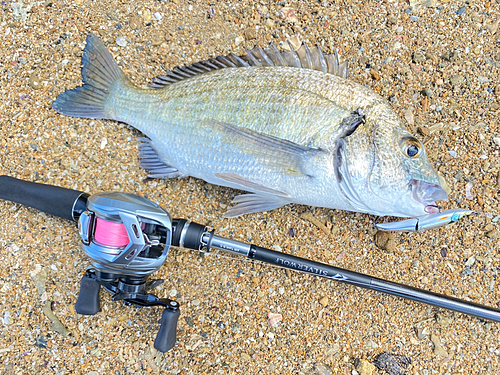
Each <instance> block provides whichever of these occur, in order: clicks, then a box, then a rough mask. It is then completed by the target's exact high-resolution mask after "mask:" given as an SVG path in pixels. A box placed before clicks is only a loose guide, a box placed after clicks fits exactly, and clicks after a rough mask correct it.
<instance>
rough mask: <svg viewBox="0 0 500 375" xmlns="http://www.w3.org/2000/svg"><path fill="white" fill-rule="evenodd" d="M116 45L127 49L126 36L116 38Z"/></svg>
mask: <svg viewBox="0 0 500 375" xmlns="http://www.w3.org/2000/svg"><path fill="white" fill-rule="evenodd" d="M116 44H118V45H119V46H120V47H125V46H126V45H127V38H125V37H124V36H120V37H118V38H116Z"/></svg>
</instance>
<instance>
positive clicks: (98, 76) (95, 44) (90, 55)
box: [52, 33, 129, 119]
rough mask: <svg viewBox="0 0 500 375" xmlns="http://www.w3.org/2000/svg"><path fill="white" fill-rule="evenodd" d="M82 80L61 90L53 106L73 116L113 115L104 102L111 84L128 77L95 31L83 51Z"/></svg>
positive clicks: (110, 116) (109, 117) (103, 117)
mask: <svg viewBox="0 0 500 375" xmlns="http://www.w3.org/2000/svg"><path fill="white" fill-rule="evenodd" d="M82 80H83V85H82V86H79V87H76V88H74V89H72V90H66V91H65V92H63V93H62V94H60V95H59V96H58V97H57V99H56V100H55V101H54V102H53V103H52V108H54V109H55V110H56V111H57V112H59V113H61V114H63V115H66V116H71V117H84V118H99V119H112V115H111V114H110V113H108V111H107V110H106V106H105V103H106V99H107V98H108V96H109V95H110V88H111V87H113V86H114V85H115V84H116V83H117V82H124V81H125V82H129V81H128V78H127V77H126V76H125V74H123V72H122V71H121V70H120V68H119V67H118V64H117V63H116V62H115V60H113V56H111V54H110V53H109V51H108V50H107V49H106V47H105V46H104V44H103V43H102V42H101V40H99V38H98V37H97V36H95V35H94V34H92V33H91V34H89V35H88V36H87V45H86V46H85V49H84V51H83V56H82Z"/></svg>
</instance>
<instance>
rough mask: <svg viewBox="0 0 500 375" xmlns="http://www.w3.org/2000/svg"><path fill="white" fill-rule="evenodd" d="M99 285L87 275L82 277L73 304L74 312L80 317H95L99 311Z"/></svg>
mask: <svg viewBox="0 0 500 375" xmlns="http://www.w3.org/2000/svg"><path fill="white" fill-rule="evenodd" d="M100 290H101V284H99V282H98V281H97V280H96V279H95V278H93V277H89V276H87V275H85V276H83V277H82V281H81V284H80V295H79V296H78V300H77V301H76V303H75V311H76V312H77V313H78V314H82V315H95V314H97V313H98V312H99V310H100V309H101V304H100V302H99V291H100Z"/></svg>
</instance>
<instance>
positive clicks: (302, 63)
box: [151, 42, 349, 89]
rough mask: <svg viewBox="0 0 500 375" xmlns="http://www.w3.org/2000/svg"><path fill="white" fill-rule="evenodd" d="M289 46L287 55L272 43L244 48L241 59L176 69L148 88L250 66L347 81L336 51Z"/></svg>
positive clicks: (225, 58)
mask: <svg viewBox="0 0 500 375" xmlns="http://www.w3.org/2000/svg"><path fill="white" fill-rule="evenodd" d="M288 43H289V47H290V52H288V51H279V50H278V49H277V48H276V46H275V45H274V44H271V45H270V46H269V47H268V48H265V49H262V48H261V47H259V46H255V47H254V48H253V49H252V50H250V51H249V50H247V49H245V51H246V54H245V55H243V56H236V55H235V54H233V53H231V54H229V55H227V56H218V57H216V58H211V59H208V60H205V61H200V62H197V63H194V64H191V65H187V66H184V67H176V68H174V69H173V70H171V71H167V73H166V74H165V75H161V76H158V77H155V78H153V83H152V84H151V87H152V88H157V89H161V88H163V87H165V86H167V85H169V84H171V83H173V82H178V81H180V80H183V79H184V78H190V77H192V76H194V75H197V74H203V73H206V72H210V71H212V70H218V69H224V68H235V67H249V66H290V67H297V68H304V69H314V70H319V71H321V72H324V73H330V74H334V75H336V76H339V77H342V78H349V69H348V67H347V60H346V61H343V62H342V63H340V62H339V55H338V52H337V50H335V51H334V52H333V53H332V54H328V55H325V54H323V52H322V51H321V48H320V47H319V46H316V47H313V48H308V47H307V46H306V45H305V44H304V43H302V45H301V46H300V48H299V49H297V50H295V49H294V48H293V46H292V45H291V43H290V42H288Z"/></svg>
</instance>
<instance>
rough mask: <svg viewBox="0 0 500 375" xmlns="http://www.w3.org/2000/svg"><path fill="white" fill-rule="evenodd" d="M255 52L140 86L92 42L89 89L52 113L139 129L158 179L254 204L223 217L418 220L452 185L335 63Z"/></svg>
mask: <svg viewBox="0 0 500 375" xmlns="http://www.w3.org/2000/svg"><path fill="white" fill-rule="evenodd" d="M289 46H290V51H280V50H278V48H277V47H275V46H274V45H272V44H271V45H270V46H269V47H268V48H265V49H263V48H261V47H259V46H256V47H255V48H253V49H252V50H245V54H243V55H241V56H237V55H235V54H232V53H231V54H229V55H227V56H218V57H216V58H210V59H208V60H205V61H200V62H197V63H194V64H191V65H188V66H184V67H176V68H174V69H172V70H171V71H167V72H165V74H163V75H160V76H158V77H156V78H154V79H153V82H152V84H151V85H150V86H149V87H136V86H135V85H134V84H133V83H132V82H131V81H130V80H129V79H128V78H127V77H126V76H125V74H124V73H123V72H122V71H121V69H120V68H119V66H118V64H117V63H116V62H115V60H114V59H113V57H112V55H111V53H110V52H109V51H108V50H107V49H106V47H105V45H104V44H103V42H102V41H101V40H100V39H99V38H98V37H97V36H96V35H94V34H89V35H88V36H87V40H86V46H85V48H84V51H83V55H82V64H81V73H82V81H83V85H81V86H78V87H75V88H73V89H68V90H66V91H64V92H62V93H61V94H59V96H58V97H57V98H56V100H55V101H53V103H52V108H53V109H54V110H55V111H57V112H58V113H60V114H63V115H67V116H72V117H80V118H92V119H107V120H115V121H119V122H123V123H127V124H129V125H131V126H132V127H134V128H135V129H137V130H139V131H140V132H141V133H142V134H143V135H144V137H141V138H140V143H139V146H138V148H139V157H140V162H141V166H142V167H144V168H145V169H147V170H148V171H149V175H148V176H149V177H151V178H163V179H169V178H176V177H179V178H180V177H187V176H192V177H195V178H199V179H202V180H204V181H206V182H208V183H210V184H215V185H221V186H226V187H230V188H233V189H238V190H243V191H245V192H246V193H245V194H241V195H237V196H236V197H235V198H234V200H233V202H234V203H235V205H233V206H231V207H229V209H228V210H227V211H226V213H225V214H224V217H226V218H231V217H237V216H240V215H245V214H249V213H255V212H261V211H269V210H272V209H276V208H278V207H281V206H283V205H287V204H290V203H294V204H301V205H308V206H316V207H326V208H331V209H340V210H346V211H353V212H361V213H367V214H372V215H377V216H396V217H416V216H421V215H426V214H431V213H435V212H437V211H439V209H438V208H437V207H438V206H437V203H436V201H442V200H447V198H448V193H447V190H448V188H447V185H446V182H445V181H444V179H443V178H442V177H441V176H440V175H439V174H438V173H437V172H436V171H435V170H434V169H433V167H432V165H431V163H430V161H429V159H428V157H427V155H426V151H425V149H424V146H423V144H422V143H421V142H420V141H419V140H418V139H417V138H415V137H414V136H413V135H412V134H411V133H410V132H409V131H408V130H407V127H406V126H405V124H404V123H403V121H402V120H401V119H400V118H399V117H398V116H397V114H396V113H395V111H394V110H393V109H392V107H391V106H390V105H389V103H388V101H387V100H385V99H384V98H382V97H381V96H379V95H378V94H376V93H375V92H373V91H372V90H370V89H369V88H367V87H365V86H363V85H361V84H358V83H356V82H354V81H352V80H350V79H349V69H348V65H347V61H344V62H342V63H341V62H340V60H339V55H338V52H337V51H336V50H335V51H334V52H333V53H331V54H324V53H323V52H322V51H321V49H320V47H319V46H316V47H312V48H308V47H307V46H306V45H305V44H302V46H301V47H300V48H299V49H297V50H296V49H294V48H293V46H292V45H291V44H290V43H289Z"/></svg>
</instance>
